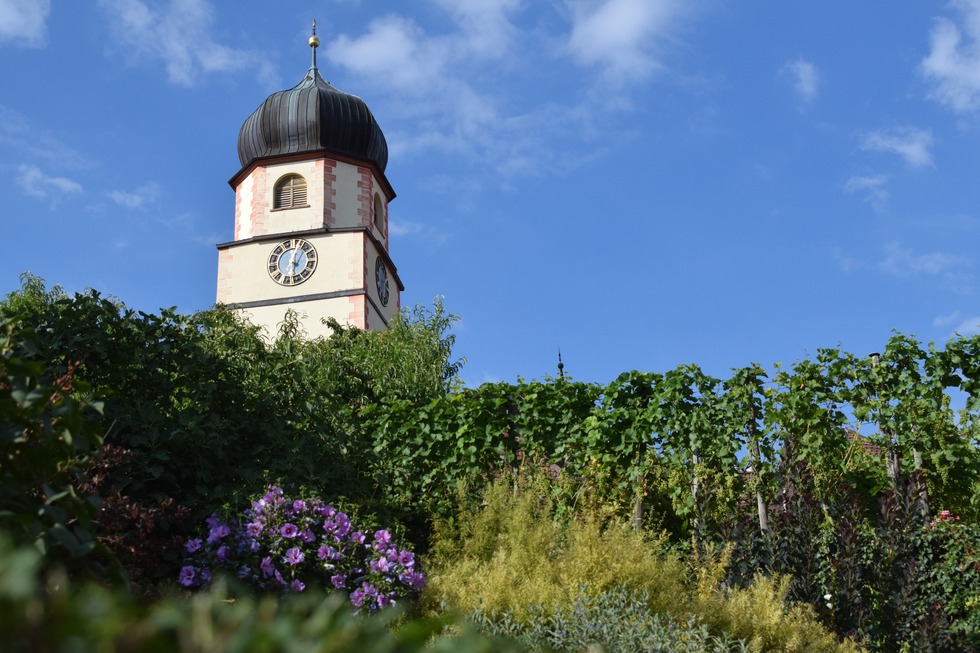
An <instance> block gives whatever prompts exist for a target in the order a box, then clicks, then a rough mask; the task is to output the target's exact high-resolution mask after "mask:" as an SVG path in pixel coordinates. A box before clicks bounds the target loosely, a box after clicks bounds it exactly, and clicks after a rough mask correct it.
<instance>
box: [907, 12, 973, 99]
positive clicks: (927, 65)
mask: <svg viewBox="0 0 980 653" xmlns="http://www.w3.org/2000/svg"><path fill="white" fill-rule="evenodd" d="M950 6H952V7H954V8H955V9H957V10H958V11H959V12H960V14H961V16H960V17H961V19H962V25H957V24H956V23H955V22H953V21H952V20H949V19H948V18H937V19H936V20H935V24H934V25H933V28H932V31H931V32H930V33H929V44H930V50H929V55H928V56H927V57H926V58H925V59H923V60H922V63H921V64H920V70H921V71H922V74H923V75H925V77H926V78H927V79H928V80H929V81H930V82H931V84H932V90H931V91H930V93H929V97H931V98H932V99H934V100H937V101H939V102H941V103H942V104H945V105H946V106H948V107H949V108H951V109H952V110H953V111H955V112H957V113H972V112H974V111H976V110H977V109H980V0H954V1H953V2H951V3H950Z"/></svg>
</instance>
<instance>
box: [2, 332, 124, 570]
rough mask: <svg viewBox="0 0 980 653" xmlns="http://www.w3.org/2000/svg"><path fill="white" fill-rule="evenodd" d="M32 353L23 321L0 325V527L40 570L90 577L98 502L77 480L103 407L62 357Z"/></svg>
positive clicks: (98, 436) (94, 447) (98, 437)
mask: <svg viewBox="0 0 980 653" xmlns="http://www.w3.org/2000/svg"><path fill="white" fill-rule="evenodd" d="M38 347H39V345H38V338H37V336H36V334H35V333H34V332H33V331H32V330H30V329H26V328H25V327H24V324H23V321H22V320H20V319H18V318H17V317H13V318H9V319H5V320H0V528H2V530H3V531H5V532H6V533H9V534H10V535H11V536H12V537H14V538H15V541H16V542H17V543H20V544H30V545H32V546H34V547H36V548H37V550H38V551H40V552H41V553H42V554H43V555H44V563H45V565H44V566H45V567H50V566H51V565H53V564H55V563H59V564H69V565H70V566H71V568H72V569H73V570H81V569H86V570H87V571H95V569H94V566H93V564H94V563H93V559H92V557H91V556H89V554H91V553H92V552H94V551H96V550H99V551H100V552H102V553H105V551H104V550H102V549H101V548H100V547H99V545H98V543H97V541H96V539H95V535H94V533H93V529H92V520H93V518H94V517H95V515H96V513H97V511H98V507H99V497H98V496H96V495H94V494H88V493H86V492H85V491H84V489H83V476H84V471H85V469H86V468H87V467H88V466H89V465H90V464H91V463H92V461H93V460H94V459H96V458H97V457H98V453H99V447H100V445H101V443H102V427H101V421H100V415H99V413H100V412H101V410H102V406H101V404H100V403H98V402H96V401H94V400H93V399H92V396H91V393H90V391H89V386H88V385H87V384H86V383H85V382H84V381H83V380H81V379H78V378H76V376H75V370H76V367H77V363H76V362H75V361H73V359H72V358H71V357H70V356H69V355H68V352H65V351H62V352H61V359H60V360H59V361H58V363H59V365H58V366H46V365H45V364H44V363H43V362H42V361H38V360H36V352H37V349H38ZM104 559H108V560H109V561H110V562H111V558H108V557H105V556H104Z"/></svg>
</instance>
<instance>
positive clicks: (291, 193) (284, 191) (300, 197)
mask: <svg viewBox="0 0 980 653" xmlns="http://www.w3.org/2000/svg"><path fill="white" fill-rule="evenodd" d="M297 206H306V180H305V179H303V178H302V177H300V176H299V175H286V176H285V177H283V178H282V179H280V180H279V181H278V182H277V183H276V190H275V196H274V197H273V199H272V208H274V209H291V208H294V207H297Z"/></svg>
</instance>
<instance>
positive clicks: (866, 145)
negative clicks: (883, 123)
mask: <svg viewBox="0 0 980 653" xmlns="http://www.w3.org/2000/svg"><path fill="white" fill-rule="evenodd" d="M932 145H933V138H932V132H931V131H929V130H925V129H919V128H917V127H911V126H905V127H896V128H894V129H891V130H881V131H874V132H871V133H869V134H866V135H865V136H864V138H863V139H862V141H861V147H862V148H863V149H865V150H872V151H877V152H891V153H893V154H897V155H899V156H900V157H902V158H903V159H905V163H907V164H908V165H909V166H911V167H913V168H921V167H923V166H931V165H932V151H931V150H932Z"/></svg>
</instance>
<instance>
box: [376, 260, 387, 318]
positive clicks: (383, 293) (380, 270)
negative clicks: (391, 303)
mask: <svg viewBox="0 0 980 653" xmlns="http://www.w3.org/2000/svg"><path fill="white" fill-rule="evenodd" d="M374 281H375V283H376V284H377V287H378V299H380V300H381V305H382V306H387V305H388V268H386V267H385V263H384V261H382V260H381V257H380V256H379V257H378V260H377V261H376V262H375V264H374Z"/></svg>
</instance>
